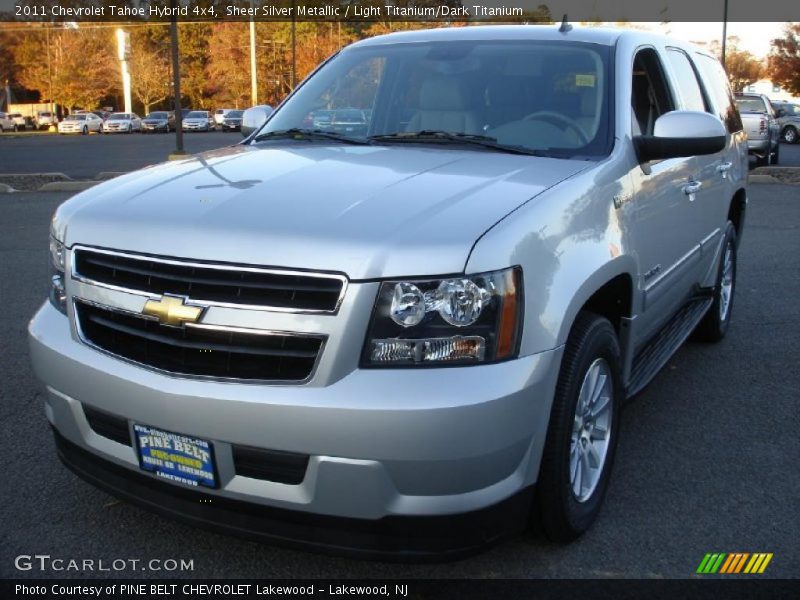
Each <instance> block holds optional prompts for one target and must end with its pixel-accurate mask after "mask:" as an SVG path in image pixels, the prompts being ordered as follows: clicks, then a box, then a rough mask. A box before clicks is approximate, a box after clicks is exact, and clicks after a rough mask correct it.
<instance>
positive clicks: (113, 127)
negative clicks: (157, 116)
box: [103, 112, 142, 133]
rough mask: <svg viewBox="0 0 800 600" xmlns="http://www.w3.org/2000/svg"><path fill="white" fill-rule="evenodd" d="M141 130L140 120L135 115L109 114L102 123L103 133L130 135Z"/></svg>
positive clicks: (124, 113)
mask: <svg viewBox="0 0 800 600" xmlns="http://www.w3.org/2000/svg"><path fill="white" fill-rule="evenodd" d="M141 129H142V120H141V118H139V115H137V114H136V113H126V112H115V113H111V115H109V117H108V119H106V120H105V121H104V122H103V133H132V132H134V131H141Z"/></svg>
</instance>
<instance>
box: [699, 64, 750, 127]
mask: <svg viewBox="0 0 800 600" xmlns="http://www.w3.org/2000/svg"><path fill="white" fill-rule="evenodd" d="M697 66H698V68H699V69H700V72H701V73H703V75H704V76H705V80H706V81H707V82H708V85H707V86H706V89H707V90H708V92H709V93H710V94H711V98H712V99H713V101H714V105H715V106H716V108H717V114H718V115H719V118H720V119H722V120H723V121H724V122H725V126H726V127H727V128H728V131H729V132H730V133H734V132H736V131H741V130H742V119H741V117H739V111H738V110H737V109H736V103H735V102H734V99H733V93H732V92H731V86H730V84H729V83H728V77H727V76H726V75H725V71H724V70H723V69H722V65H721V64H720V63H719V61H718V60H717V59H715V58H712V57H710V56H706V55H705V54H700V55H699V56H698V59H697Z"/></svg>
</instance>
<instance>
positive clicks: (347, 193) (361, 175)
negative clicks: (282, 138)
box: [54, 142, 593, 280]
mask: <svg viewBox="0 0 800 600" xmlns="http://www.w3.org/2000/svg"><path fill="white" fill-rule="evenodd" d="M591 164H593V163H588V162H586V161H578V160H564V159H554V158H539V157H532V156H524V155H513V154H503V153H499V152H485V151H475V150H469V149H463V150H462V149H454V148H452V147H447V148H444V147H442V146H434V147H423V146H413V147H412V146H397V145H395V146H349V145H343V144H335V143H333V144H325V143H310V142H282V143H279V144H276V145H270V146H265V145H262V146H259V147H254V146H245V145H239V146H232V147H229V148H223V149H220V150H216V151H211V152H207V153H204V154H200V155H197V156H194V157H192V158H190V159H187V160H183V161H178V162H173V163H166V164H162V165H158V166H154V167H149V168H147V169H144V170H142V171H138V172H135V173H130V174H128V175H124V176H122V177H118V178H116V179H113V180H111V181H108V182H106V183H103V184H101V185H99V186H96V187H94V188H92V189H90V190H88V191H86V192H84V193H82V194H80V195H78V196H75V197H74V198H73V199H71V200H69V201H67V202H66V203H64V204H63V205H62V206H61V207H60V208H59V210H58V211H57V213H56V217H55V219H54V228H55V231H56V235H57V236H58V237H59V238H60V239H62V240H63V241H64V242H65V243H66V245H67V246H72V245H74V244H76V243H80V244H86V245H92V246H99V247H105V248H112V249H117V250H126V251H132V252H141V253H147V254H156V255H161V256H170V257H181V258H187V259H196V260H208V261H221V262H231V263H247V264H254V265H261V266H272V267H286V268H294V269H313V270H320V271H336V272H343V273H345V274H346V275H348V276H349V277H350V278H351V279H355V280H358V279H369V278H377V277H399V276H412V275H438V274H448V273H458V272H462V271H463V269H464V266H465V264H466V261H467V259H468V257H469V253H470V251H471V249H472V246H473V245H474V243H475V242H476V240H477V239H478V238H479V237H480V236H481V235H482V234H483V233H484V232H485V231H486V230H488V229H489V228H491V227H492V226H493V225H494V224H496V223H497V222H498V221H499V220H500V219H502V218H503V217H505V216H506V215H508V214H509V213H510V212H511V211H513V210H514V209H515V208H517V207H518V206H520V205H521V204H522V203H524V202H526V201H528V200H530V199H531V198H533V197H535V196H537V195H538V194H540V193H541V192H543V191H544V190H546V189H547V188H549V187H551V186H553V185H555V184H557V183H558V182H560V181H563V180H564V179H566V178H568V177H570V176H572V175H574V174H575V173H577V172H579V171H581V170H584V169H586V168H587V167H588V166H589V165H591Z"/></svg>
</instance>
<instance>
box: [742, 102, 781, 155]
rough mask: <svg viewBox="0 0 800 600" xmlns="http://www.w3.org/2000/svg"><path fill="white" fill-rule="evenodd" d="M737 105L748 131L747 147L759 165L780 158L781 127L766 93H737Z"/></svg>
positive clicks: (745, 128)
mask: <svg viewBox="0 0 800 600" xmlns="http://www.w3.org/2000/svg"><path fill="white" fill-rule="evenodd" d="M736 106H737V107H738V109H739V113H740V114H741V116H742V122H743V123H744V130H745V132H746V133H747V147H748V149H749V152H750V154H752V155H753V156H755V157H756V164H757V165H759V166H768V165H777V164H778V161H779V160H780V151H781V145H780V127H779V125H778V121H777V120H776V117H775V111H774V110H773V108H772V104H771V103H770V101H769V98H767V97H766V96H765V95H764V94H736Z"/></svg>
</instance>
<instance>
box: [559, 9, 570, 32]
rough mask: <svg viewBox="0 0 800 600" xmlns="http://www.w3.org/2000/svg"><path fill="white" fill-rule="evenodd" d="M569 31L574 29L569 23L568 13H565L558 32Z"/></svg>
mask: <svg viewBox="0 0 800 600" xmlns="http://www.w3.org/2000/svg"><path fill="white" fill-rule="evenodd" d="M568 31H572V25H570V24H569V21H567V14H566V13H564V18H563V19H562V20H561V27H559V28H558V32H559V33H567V32H568Z"/></svg>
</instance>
